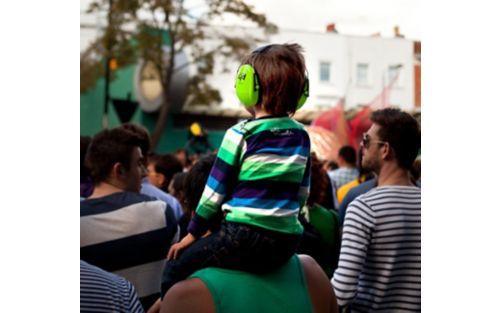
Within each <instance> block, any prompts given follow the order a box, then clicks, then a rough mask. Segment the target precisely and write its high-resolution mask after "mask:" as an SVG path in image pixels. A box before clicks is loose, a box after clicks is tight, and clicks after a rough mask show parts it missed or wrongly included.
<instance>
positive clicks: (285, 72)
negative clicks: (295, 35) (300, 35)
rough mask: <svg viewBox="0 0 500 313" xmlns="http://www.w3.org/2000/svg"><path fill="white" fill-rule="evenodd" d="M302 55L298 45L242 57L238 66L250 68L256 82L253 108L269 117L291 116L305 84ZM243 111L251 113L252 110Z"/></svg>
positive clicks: (270, 47)
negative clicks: (256, 90) (253, 71)
mask: <svg viewBox="0 0 500 313" xmlns="http://www.w3.org/2000/svg"><path fill="white" fill-rule="evenodd" d="M302 53H303V48H302V47H301V46H300V45H298V44H273V45H268V46H265V47H261V48H259V49H257V50H255V51H253V52H252V53H250V54H249V55H247V56H246V57H245V58H243V60H242V62H241V65H245V64H249V65H251V66H252V67H253V68H254V70H255V73H256V76H257V80H258V82H259V97H258V100H257V104H256V105H255V108H256V109H259V110H264V111H265V112H267V113H268V114H270V115H273V116H289V115H293V114H294V113H295V111H296V110H297V105H298V103H299V99H300V98H301V96H302V95H303V93H304V85H305V82H306V66H305V61H304V56H303V55H302ZM247 110H248V111H249V112H250V113H251V114H254V110H253V107H252V108H250V109H247Z"/></svg>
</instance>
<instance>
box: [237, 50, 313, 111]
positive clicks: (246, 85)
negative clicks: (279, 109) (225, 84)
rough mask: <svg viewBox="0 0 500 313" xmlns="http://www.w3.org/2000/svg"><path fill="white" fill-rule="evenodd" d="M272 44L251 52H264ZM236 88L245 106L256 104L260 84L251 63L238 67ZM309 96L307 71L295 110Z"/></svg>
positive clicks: (249, 106)
mask: <svg viewBox="0 0 500 313" xmlns="http://www.w3.org/2000/svg"><path fill="white" fill-rule="evenodd" d="M272 46H274V45H273V44H271V45H267V46H263V47H260V48H258V49H256V50H254V51H253V52H252V54H254V53H264V52H265V51H266V50H268V49H269V48H271V47H272ZM234 87H235V89H236V96H237V97H238V99H239V100H240V102H241V103H243V105H244V106H245V107H246V108H251V107H253V106H254V105H256V104H257V102H258V101H259V98H260V84H259V78H258V76H257V72H256V71H255V69H254V67H253V64H252V65H250V64H243V65H241V66H240V67H239V68H238V72H237V73H236V79H235V83H234ZM308 97H309V78H308V77H307V73H306V75H305V79H304V87H303V88H302V94H301V96H300V98H299V102H298V103H297V110H298V109H300V108H301V107H302V106H303V105H304V104H305V103H306V100H307V98H308Z"/></svg>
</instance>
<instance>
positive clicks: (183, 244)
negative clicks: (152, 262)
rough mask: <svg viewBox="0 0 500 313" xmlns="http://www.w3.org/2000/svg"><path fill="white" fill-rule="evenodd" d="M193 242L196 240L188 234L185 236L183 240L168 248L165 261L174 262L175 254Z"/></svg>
mask: <svg viewBox="0 0 500 313" xmlns="http://www.w3.org/2000/svg"><path fill="white" fill-rule="evenodd" d="M195 241H196V238H195V237H194V236H193V235H191V234H189V233H188V234H187V235H186V236H184V238H182V240H181V241H179V242H178V243H176V244H173V245H172V246H171V247H170V250H168V254H167V260H170V259H174V260H175V259H176V258H177V254H178V253H179V251H181V250H183V249H185V248H186V247H188V246H190V245H191V244H192V243H193V242H195Z"/></svg>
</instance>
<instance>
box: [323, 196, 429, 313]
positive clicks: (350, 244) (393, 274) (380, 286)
mask: <svg viewBox="0 0 500 313" xmlns="http://www.w3.org/2000/svg"><path fill="white" fill-rule="evenodd" d="M420 207H421V200H420V188H418V187H410V186H382V187H378V188H375V189H372V190H371V191H369V192H368V193H366V194H364V195H361V196H359V197H358V198H356V200H354V201H353V202H352V203H351V204H350V205H349V207H348V208H347V213H346V217H345V221H344V228H343V234H342V247H341V251H340V258H339V266H338V268H337V270H336V271H335V274H334V277H333V279H332V284H333V287H334V289H335V294H336V296H337V301H338V303H339V305H341V306H344V305H348V304H350V305H351V310H352V311H353V312H357V311H361V312H366V311H384V312H395V311H411V312H417V311H418V312H420Z"/></svg>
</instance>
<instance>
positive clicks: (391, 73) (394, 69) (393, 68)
mask: <svg viewBox="0 0 500 313" xmlns="http://www.w3.org/2000/svg"><path fill="white" fill-rule="evenodd" d="M401 67H402V65H401V64H397V65H389V69H388V70H387V76H388V82H387V83H389V84H390V83H391V82H392V80H393V79H394V77H396V76H398V77H397V79H396V83H395V84H394V85H395V86H401V79H399V76H401Z"/></svg>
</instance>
